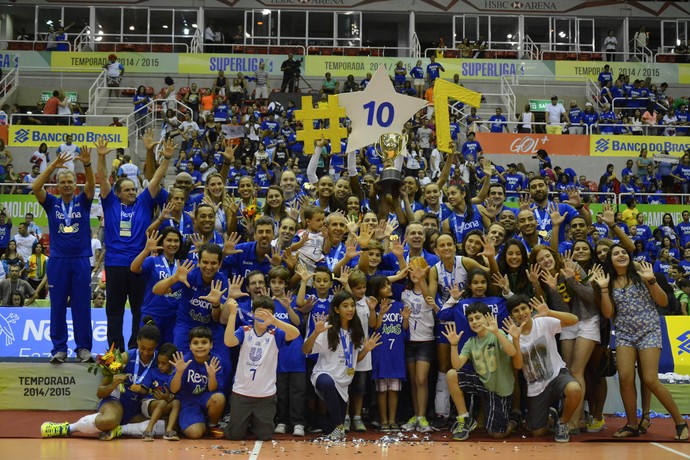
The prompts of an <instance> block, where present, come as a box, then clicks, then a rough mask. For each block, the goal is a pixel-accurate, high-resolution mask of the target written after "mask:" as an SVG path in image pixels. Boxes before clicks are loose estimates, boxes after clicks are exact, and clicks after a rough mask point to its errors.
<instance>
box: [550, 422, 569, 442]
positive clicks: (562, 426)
mask: <svg viewBox="0 0 690 460" xmlns="http://www.w3.org/2000/svg"><path fill="white" fill-rule="evenodd" d="M554 439H555V441H556V442H570V428H568V424H567V423H560V422H558V428H556V437H555V438H554Z"/></svg>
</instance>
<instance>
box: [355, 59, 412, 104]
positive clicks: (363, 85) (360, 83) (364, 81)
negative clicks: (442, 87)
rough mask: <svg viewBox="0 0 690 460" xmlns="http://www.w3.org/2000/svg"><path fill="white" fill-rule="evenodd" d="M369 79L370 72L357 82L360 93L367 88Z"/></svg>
mask: <svg viewBox="0 0 690 460" xmlns="http://www.w3.org/2000/svg"><path fill="white" fill-rule="evenodd" d="M418 62H420V63H421V61H418ZM371 78H372V76H371V72H367V76H366V77H364V78H363V79H362V81H361V82H359V88H360V89H361V90H362V91H364V88H366V87H367V85H368V84H369V82H370V81H371ZM420 97H421V96H420Z"/></svg>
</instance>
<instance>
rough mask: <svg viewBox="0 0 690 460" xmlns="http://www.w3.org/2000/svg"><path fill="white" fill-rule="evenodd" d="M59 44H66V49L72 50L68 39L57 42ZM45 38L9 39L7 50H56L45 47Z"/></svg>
mask: <svg viewBox="0 0 690 460" xmlns="http://www.w3.org/2000/svg"><path fill="white" fill-rule="evenodd" d="M58 43H59V44H60V45H67V51H72V49H73V47H72V43H70V42H69V41H64V42H62V41H61V42H58ZM46 45H47V41H46V40H10V41H8V42H7V50H8V51H57V50H55V49H53V50H47V49H46Z"/></svg>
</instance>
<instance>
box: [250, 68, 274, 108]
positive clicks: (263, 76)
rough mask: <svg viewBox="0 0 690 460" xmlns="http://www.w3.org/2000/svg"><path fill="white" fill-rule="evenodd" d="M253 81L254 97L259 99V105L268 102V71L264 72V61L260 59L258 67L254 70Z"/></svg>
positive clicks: (269, 89)
mask: <svg viewBox="0 0 690 460" xmlns="http://www.w3.org/2000/svg"><path fill="white" fill-rule="evenodd" d="M253 79H254V81H255V82H256V87H255V88H254V98H255V99H257V100H258V101H259V103H260V104H261V105H266V104H268V93H269V92H270V91H271V88H269V86H268V72H266V63H265V62H263V61H261V62H260V63H259V68H258V69H257V70H256V71H255V72H254V77H253Z"/></svg>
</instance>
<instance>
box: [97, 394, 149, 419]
mask: <svg viewBox="0 0 690 460" xmlns="http://www.w3.org/2000/svg"><path fill="white" fill-rule="evenodd" d="M141 400H142V398H131V397H127V396H126V395H123V396H121V398H116V397H115V396H107V397H105V398H103V399H101V400H100V401H99V402H98V410H99V411H100V410H101V407H102V406H103V404H105V403H109V402H117V403H119V404H120V405H121V406H122V420H120V425H126V424H127V423H129V421H130V420H132V419H133V418H134V417H136V416H137V415H141Z"/></svg>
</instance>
